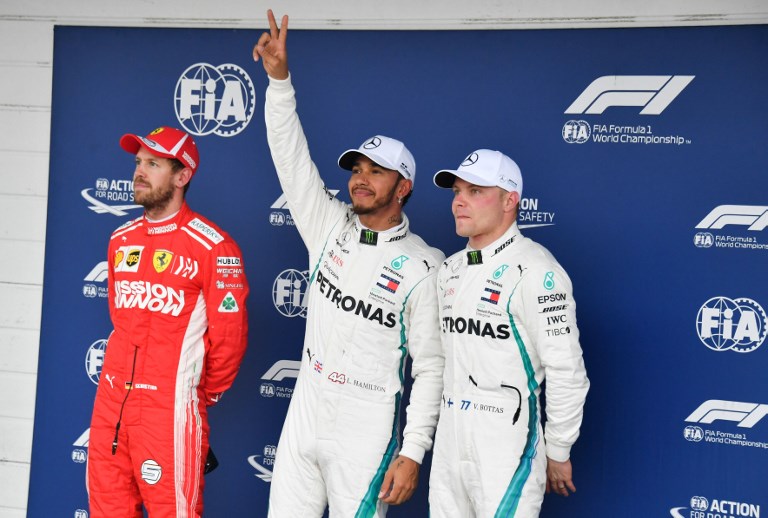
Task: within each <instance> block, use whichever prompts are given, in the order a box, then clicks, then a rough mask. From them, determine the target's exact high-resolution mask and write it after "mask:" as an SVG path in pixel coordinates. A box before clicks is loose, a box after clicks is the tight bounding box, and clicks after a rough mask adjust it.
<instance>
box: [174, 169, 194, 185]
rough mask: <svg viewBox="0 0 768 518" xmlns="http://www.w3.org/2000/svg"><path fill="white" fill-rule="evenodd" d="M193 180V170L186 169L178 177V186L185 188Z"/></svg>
mask: <svg viewBox="0 0 768 518" xmlns="http://www.w3.org/2000/svg"><path fill="white" fill-rule="evenodd" d="M191 179H192V169H190V168H189V167H185V168H184V169H182V170H181V171H179V174H178V175H176V185H177V186H178V187H180V188H182V189H183V188H184V186H185V185H187V184H188V183H189V181H190V180H191Z"/></svg>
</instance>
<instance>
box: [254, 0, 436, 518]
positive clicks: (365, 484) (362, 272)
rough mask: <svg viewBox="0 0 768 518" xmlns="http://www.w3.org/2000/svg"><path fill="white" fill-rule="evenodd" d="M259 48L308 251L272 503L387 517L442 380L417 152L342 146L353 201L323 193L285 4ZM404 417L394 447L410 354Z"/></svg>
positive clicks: (273, 135) (406, 492) (387, 145)
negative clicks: (292, 385)
mask: <svg viewBox="0 0 768 518" xmlns="http://www.w3.org/2000/svg"><path fill="white" fill-rule="evenodd" d="M268 18H269V24H270V32H269V33H264V34H263V35H262V36H261V38H260V39H259V41H258V43H257V44H256V46H255V48H254V59H255V60H257V61H258V60H261V61H262V63H263V65H264V69H265V70H266V72H267V74H268V76H269V87H268V89H267V92H266V107H265V118H266V125H267V138H268V142H269V147H270V150H271V152H272V158H273V160H274V164H275V168H276V170H277V173H278V177H279V179H280V184H281V186H282V188H283V191H284V193H285V196H286V199H287V201H288V205H289V207H290V210H291V213H292V215H293V218H294V221H295V222H296V228H297V229H298V230H299V233H300V234H301V237H302V239H303V240H304V243H305V244H306V246H307V249H308V250H309V260H310V265H309V267H310V270H309V271H310V279H309V286H308V288H307V293H308V307H307V329H306V336H305V341H304V347H303V353H302V362H301V370H300V372H299V376H298V379H297V381H296V389H295V391H294V393H293V398H292V400H291V403H290V406H289V409H288V415H287V417H286V420H285V423H284V425H283V431H282V434H281V436H280V442H279V444H278V448H277V454H276V459H275V466H274V471H273V478H272V484H271V490H270V498H269V516H270V517H277V518H283V517H286V518H296V517H302V518H308V517H320V516H322V514H323V512H324V510H325V508H326V506H328V508H329V510H330V516H331V517H352V516H358V517H363V516H365V517H370V516H378V517H383V516H385V514H386V512H387V507H388V505H389V504H399V503H402V502H403V501H405V500H407V499H408V498H410V496H411V495H412V494H413V491H414V490H415V488H416V483H417V478H418V471H419V465H420V463H421V461H422V458H423V456H424V453H425V451H426V450H428V449H430V448H431V446H432V436H433V434H434V430H435V426H436V423H437V415H438V413H439V407H440V397H441V391H442V371H443V365H444V359H443V356H442V350H441V346H440V332H439V323H438V310H437V296H436V288H435V277H436V272H437V268H438V266H439V265H440V263H441V262H442V261H443V259H444V255H443V254H442V253H441V252H440V251H439V250H437V249H435V248H431V247H429V246H427V245H426V243H425V242H424V241H423V240H422V239H421V238H419V237H418V236H416V235H415V234H413V233H411V232H410V230H409V224H408V218H407V217H406V216H405V214H403V212H402V207H403V205H404V204H405V202H406V201H407V197H408V196H409V195H410V192H411V190H412V187H413V180H414V175H415V172H416V164H415V162H414V160H413V157H412V155H411V153H410V152H409V151H408V149H406V147H405V146H404V145H403V144H402V142H400V141H397V140H395V139H391V138H388V137H385V136H382V135H377V136H374V137H372V138H370V139H368V140H366V141H365V142H364V143H363V144H362V145H361V146H360V147H359V148H358V149H350V150H348V151H346V152H344V153H343V154H342V155H341V156H340V158H339V165H340V166H341V167H342V168H343V169H348V170H350V171H351V172H352V174H351V176H350V180H349V193H350V197H351V199H352V206H349V205H347V204H345V203H343V202H341V201H340V200H336V199H335V198H334V197H333V196H332V195H330V194H329V193H328V191H327V189H326V188H325V186H324V184H323V181H322V180H321V178H320V176H319V173H318V170H317V168H316V166H315V164H314V163H313V162H312V160H311V157H310V154H309V149H308V146H307V142H306V139H305V136H304V133H303V130H302V128H301V124H300V122H299V118H298V115H297V113H296V98H295V92H294V89H293V86H292V84H291V78H290V75H289V72H288V64H287V53H286V49H285V40H286V37H287V30H288V17H287V16H285V17H283V19H282V23H281V26H280V28H279V29H278V27H277V24H276V22H275V18H274V15H273V14H272V12H271V11H270V12H269V13H268ZM409 354H410V356H411V358H412V375H413V377H414V382H413V386H412V389H411V396H410V404H409V406H408V409H407V416H408V417H407V425H406V427H405V430H404V433H403V444H402V448H401V449H400V448H399V435H400V434H399V416H400V406H401V405H400V402H401V395H402V391H403V384H404V372H405V364H406V358H407V356H408V355H409ZM398 450H399V455H398Z"/></svg>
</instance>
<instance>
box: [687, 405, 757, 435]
mask: <svg viewBox="0 0 768 518" xmlns="http://www.w3.org/2000/svg"><path fill="white" fill-rule="evenodd" d="M766 415H768V405H759V404H757V403H739V402H738V401H723V400H720V399H710V400H709V401H705V402H704V403H702V404H701V405H700V406H699V408H697V409H696V410H694V411H693V413H692V414H691V415H689V416H688V417H687V418H686V419H685V420H686V421H688V422H689V423H705V424H709V423H713V422H715V421H734V422H736V423H739V424H738V425H737V426H738V427H739V428H752V427H753V426H755V425H756V424H757V423H758V422H759V421H760V420H761V419H762V418H763V417H765V416H766Z"/></svg>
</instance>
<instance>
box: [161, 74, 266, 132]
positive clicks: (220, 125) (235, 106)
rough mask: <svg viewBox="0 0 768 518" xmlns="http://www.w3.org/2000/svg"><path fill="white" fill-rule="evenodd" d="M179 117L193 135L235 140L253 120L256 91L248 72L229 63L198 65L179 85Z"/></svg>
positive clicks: (177, 100) (177, 88) (176, 103)
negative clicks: (211, 135)
mask: <svg viewBox="0 0 768 518" xmlns="http://www.w3.org/2000/svg"><path fill="white" fill-rule="evenodd" d="M174 104H175V108H176V118H177V119H178V120H179V123H180V124H181V125H182V126H183V127H184V129H185V130H187V131H188V132H189V133H191V134H192V135H197V136H203V135H210V134H211V133H213V134H215V135H218V136H220V137H234V136H235V135H237V134H238V133H240V132H241V131H243V130H244V129H245V128H246V126H248V123H249V122H250V120H251V117H253V112H254V107H255V104H256V91H255V89H254V88H253V82H252V81H251V78H250V77H249V76H248V73H247V72H246V71H245V70H243V69H242V68H240V67H239V66H237V65H233V64H231V63H227V64H224V65H220V66H218V67H216V66H214V65H211V64H209V63H195V64H194V65H192V66H190V67H189V68H187V69H186V70H185V71H184V72H183V73H182V74H181V77H180V78H179V81H178V82H177V83H176V91H175V93H174Z"/></svg>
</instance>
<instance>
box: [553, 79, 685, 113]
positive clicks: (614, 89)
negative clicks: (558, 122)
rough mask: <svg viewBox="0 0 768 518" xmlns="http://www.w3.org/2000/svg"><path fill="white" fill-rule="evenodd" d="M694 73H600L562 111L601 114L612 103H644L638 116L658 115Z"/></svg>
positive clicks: (636, 104)
mask: <svg viewBox="0 0 768 518" xmlns="http://www.w3.org/2000/svg"><path fill="white" fill-rule="evenodd" d="M694 77H696V76H602V77H598V78H597V79H595V80H594V81H592V83H591V84H590V85H589V86H588V87H587V88H586V89H585V90H584V91H583V92H582V93H581V95H580V96H579V97H578V98H577V99H576V100H575V101H573V104H571V105H570V106H569V107H568V109H567V110H565V113H574V114H581V113H587V114H598V115H599V114H601V113H603V112H604V111H605V110H606V109H607V108H610V107H611V106H643V109H642V110H641V111H640V115H659V114H660V113H661V112H663V111H664V110H665V109H666V107H667V106H669V104H670V103H671V102H672V101H674V100H675V97H677V96H678V95H679V94H680V92H682V91H683V89H684V88H685V87H686V86H688V83H690V82H691V81H693V78H694Z"/></svg>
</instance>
